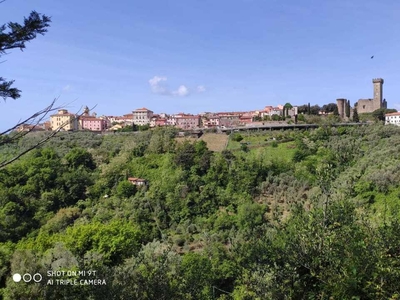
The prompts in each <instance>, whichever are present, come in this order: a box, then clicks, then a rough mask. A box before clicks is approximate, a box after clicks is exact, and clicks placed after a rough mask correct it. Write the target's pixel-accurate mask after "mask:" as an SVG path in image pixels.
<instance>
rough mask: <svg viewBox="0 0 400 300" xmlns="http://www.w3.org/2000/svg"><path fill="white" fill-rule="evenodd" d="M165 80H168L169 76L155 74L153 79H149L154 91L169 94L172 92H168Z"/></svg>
mask: <svg viewBox="0 0 400 300" xmlns="http://www.w3.org/2000/svg"><path fill="white" fill-rule="evenodd" d="M163 81H167V78H166V77H159V76H154V77H153V78H152V79H150V80H149V84H150V86H151V90H152V91H153V93H155V94H161V95H169V94H170V93H169V92H168V90H167V88H165V87H164V86H163V85H162V82H163Z"/></svg>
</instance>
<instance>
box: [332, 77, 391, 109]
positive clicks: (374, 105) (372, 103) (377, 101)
mask: <svg viewBox="0 0 400 300" xmlns="http://www.w3.org/2000/svg"><path fill="white" fill-rule="evenodd" d="M372 83H373V92H374V94H373V96H374V97H373V98H372V99H371V98H369V99H360V100H358V102H357V103H356V107H357V112H358V113H359V114H360V113H361V114H362V113H371V112H374V111H375V110H377V109H380V108H387V102H386V100H385V99H382V97H383V83H384V80H383V79H382V78H374V79H372ZM339 114H340V112H339Z"/></svg>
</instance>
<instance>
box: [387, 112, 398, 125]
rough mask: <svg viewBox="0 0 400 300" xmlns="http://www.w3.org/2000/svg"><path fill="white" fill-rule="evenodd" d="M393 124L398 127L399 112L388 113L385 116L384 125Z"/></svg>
mask: <svg viewBox="0 0 400 300" xmlns="http://www.w3.org/2000/svg"><path fill="white" fill-rule="evenodd" d="M387 124H394V125H397V126H400V112H395V113H390V114H386V115H385V125H387Z"/></svg>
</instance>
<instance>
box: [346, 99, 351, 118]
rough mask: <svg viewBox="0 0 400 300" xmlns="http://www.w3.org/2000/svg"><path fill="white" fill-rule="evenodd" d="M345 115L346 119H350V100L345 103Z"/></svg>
mask: <svg viewBox="0 0 400 300" xmlns="http://www.w3.org/2000/svg"><path fill="white" fill-rule="evenodd" d="M345 115H346V117H347V118H350V100H347V101H346V106H345Z"/></svg>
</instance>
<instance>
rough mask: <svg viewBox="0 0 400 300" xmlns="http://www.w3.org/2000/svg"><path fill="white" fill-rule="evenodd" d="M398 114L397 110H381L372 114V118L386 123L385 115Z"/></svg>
mask: <svg viewBox="0 0 400 300" xmlns="http://www.w3.org/2000/svg"><path fill="white" fill-rule="evenodd" d="M392 112H397V110H395V109H386V108H379V109H377V110H375V111H374V112H373V113H372V116H373V117H374V118H375V119H376V120H378V121H385V114H388V113H392Z"/></svg>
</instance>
